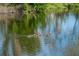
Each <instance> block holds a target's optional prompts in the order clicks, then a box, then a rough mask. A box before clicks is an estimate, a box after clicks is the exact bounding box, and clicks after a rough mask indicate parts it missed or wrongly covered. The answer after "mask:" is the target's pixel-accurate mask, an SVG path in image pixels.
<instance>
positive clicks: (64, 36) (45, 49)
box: [38, 14, 79, 55]
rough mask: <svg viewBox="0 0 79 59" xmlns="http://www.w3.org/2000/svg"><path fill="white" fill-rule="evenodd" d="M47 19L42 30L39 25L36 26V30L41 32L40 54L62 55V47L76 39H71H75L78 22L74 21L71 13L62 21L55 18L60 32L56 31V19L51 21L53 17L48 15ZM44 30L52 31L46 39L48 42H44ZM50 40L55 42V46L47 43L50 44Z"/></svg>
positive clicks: (78, 31)
mask: <svg viewBox="0 0 79 59" xmlns="http://www.w3.org/2000/svg"><path fill="white" fill-rule="evenodd" d="M47 19H48V20H47V22H48V23H47V25H46V27H45V29H44V30H42V29H41V27H38V32H40V33H41V34H42V36H41V37H40V42H41V51H40V55H63V54H64V49H65V47H66V46H67V45H68V43H71V42H72V43H73V42H75V41H76V40H73V39H77V36H78V33H79V28H78V26H79V23H78V21H77V22H76V18H75V16H74V15H72V14H70V15H69V16H68V18H66V19H65V20H62V22H61V20H60V19H57V21H58V20H59V21H58V25H57V26H59V27H60V28H61V32H60V33H57V32H56V21H52V20H53V19H51V18H50V17H48V18H47ZM75 22H76V25H75V29H74V32H75V33H74V34H73V28H74V24H75ZM46 32H50V33H52V34H51V35H50V37H49V38H48V41H50V42H48V41H47V43H46V39H47V37H45V33H46ZM56 33H57V34H56ZM52 41H54V42H55V43H54V44H55V47H52V48H51V47H50V46H49V45H51V43H52Z"/></svg>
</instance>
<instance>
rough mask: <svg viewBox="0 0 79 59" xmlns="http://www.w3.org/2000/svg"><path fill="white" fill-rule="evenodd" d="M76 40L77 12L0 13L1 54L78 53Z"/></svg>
mask: <svg viewBox="0 0 79 59" xmlns="http://www.w3.org/2000/svg"><path fill="white" fill-rule="evenodd" d="M5 16H6V17H5ZM78 39H79V14H75V13H61V14H55V13H51V14H48V15H44V14H38V15H36V16H32V15H30V16H28V15H22V16H19V17H18V16H15V15H8V14H6V15H5V14H1V15H0V55H2V56H4V55H5V56H17V55H18V56H31V55H32V56H65V55H66V56H69V55H70V56H78V55H79V40H78Z"/></svg>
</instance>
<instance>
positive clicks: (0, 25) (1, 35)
mask: <svg viewBox="0 0 79 59" xmlns="http://www.w3.org/2000/svg"><path fill="white" fill-rule="evenodd" d="M3 39H4V38H3V29H2V24H0V55H1V54H2V47H3Z"/></svg>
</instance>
